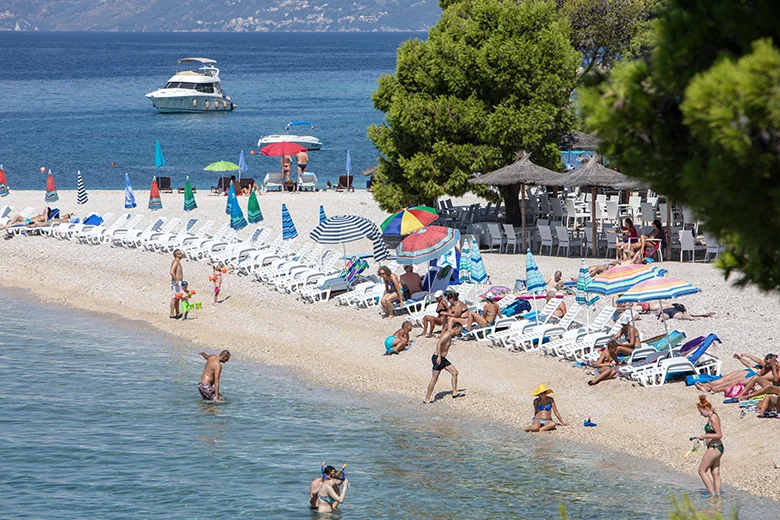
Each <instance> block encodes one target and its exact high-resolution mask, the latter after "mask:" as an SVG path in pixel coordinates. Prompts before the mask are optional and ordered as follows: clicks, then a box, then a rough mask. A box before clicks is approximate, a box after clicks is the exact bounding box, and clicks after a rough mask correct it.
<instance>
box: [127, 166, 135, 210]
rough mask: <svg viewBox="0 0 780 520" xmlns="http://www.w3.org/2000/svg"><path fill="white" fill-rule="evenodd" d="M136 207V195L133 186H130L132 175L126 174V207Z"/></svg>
mask: <svg viewBox="0 0 780 520" xmlns="http://www.w3.org/2000/svg"><path fill="white" fill-rule="evenodd" d="M134 207H135V195H134V194H133V187H132V186H130V176H129V175H128V174H125V209H131V208H134Z"/></svg>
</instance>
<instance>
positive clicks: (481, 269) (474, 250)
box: [470, 239, 488, 283]
mask: <svg viewBox="0 0 780 520" xmlns="http://www.w3.org/2000/svg"><path fill="white" fill-rule="evenodd" d="M470 275H471V281H472V282H474V283H485V282H487V280H488V275H487V272H486V271H485V262H483V261H482V253H480V251H479V243H478V242H477V239H472V240H471V273H470Z"/></svg>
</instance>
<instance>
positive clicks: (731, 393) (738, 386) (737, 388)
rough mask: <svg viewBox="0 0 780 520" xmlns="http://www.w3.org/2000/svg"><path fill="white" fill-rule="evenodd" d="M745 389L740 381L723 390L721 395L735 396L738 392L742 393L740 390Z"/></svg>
mask: <svg viewBox="0 0 780 520" xmlns="http://www.w3.org/2000/svg"><path fill="white" fill-rule="evenodd" d="M744 389H745V386H744V385H743V384H742V383H737V384H736V385H734V386H732V387H731V388H729V389H728V390H726V391H725V392H723V395H725V396H726V397H737V396H739V394H741V393H742V391H743V390H744Z"/></svg>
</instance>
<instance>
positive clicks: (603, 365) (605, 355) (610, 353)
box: [588, 339, 621, 386]
mask: <svg viewBox="0 0 780 520" xmlns="http://www.w3.org/2000/svg"><path fill="white" fill-rule="evenodd" d="M619 364H621V363H620V361H619V360H618V343H617V341H615V340H614V339H611V340H609V343H607V348H605V349H604V350H603V351H602V352H601V356H599V360H598V361H596V363H594V365H593V366H595V367H596V371H597V373H598V377H596V379H592V380H590V381H588V385H590V386H594V385H597V384H599V383H601V382H602V381H606V380H607V379H614V378H616V377H617V375H618V371H617V368H615V367H616V366H617V365H619Z"/></svg>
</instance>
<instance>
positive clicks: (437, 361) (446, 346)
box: [423, 323, 463, 404]
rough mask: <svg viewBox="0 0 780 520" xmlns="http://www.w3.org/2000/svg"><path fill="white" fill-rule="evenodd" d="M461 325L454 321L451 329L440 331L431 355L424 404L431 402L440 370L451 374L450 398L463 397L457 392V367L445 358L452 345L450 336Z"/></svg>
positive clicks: (456, 332) (455, 334) (458, 332)
mask: <svg viewBox="0 0 780 520" xmlns="http://www.w3.org/2000/svg"><path fill="white" fill-rule="evenodd" d="M462 328H463V325H461V324H460V323H455V324H453V325H452V327H451V329H450V330H448V331H445V332H442V333H441V336H439V340H438V341H437V342H436V352H434V354H433V356H431V363H433V376H432V377H431V382H430V383H428V393H427V394H425V401H423V402H424V403H425V404H428V403H430V402H431V395H432V394H433V389H434V388H436V382H437V381H438V380H439V374H441V371H442V370H446V371H447V372H449V373H450V374H451V375H452V398H453V399H455V398H456V397H463V394H462V393H460V392H458V369H457V368H455V367H454V366H452V363H450V362H449V360H448V359H447V354H448V353H449V351H450V346H452V338H454V337H455V336H457V335H458V334H460V330H461V329H462Z"/></svg>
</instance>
